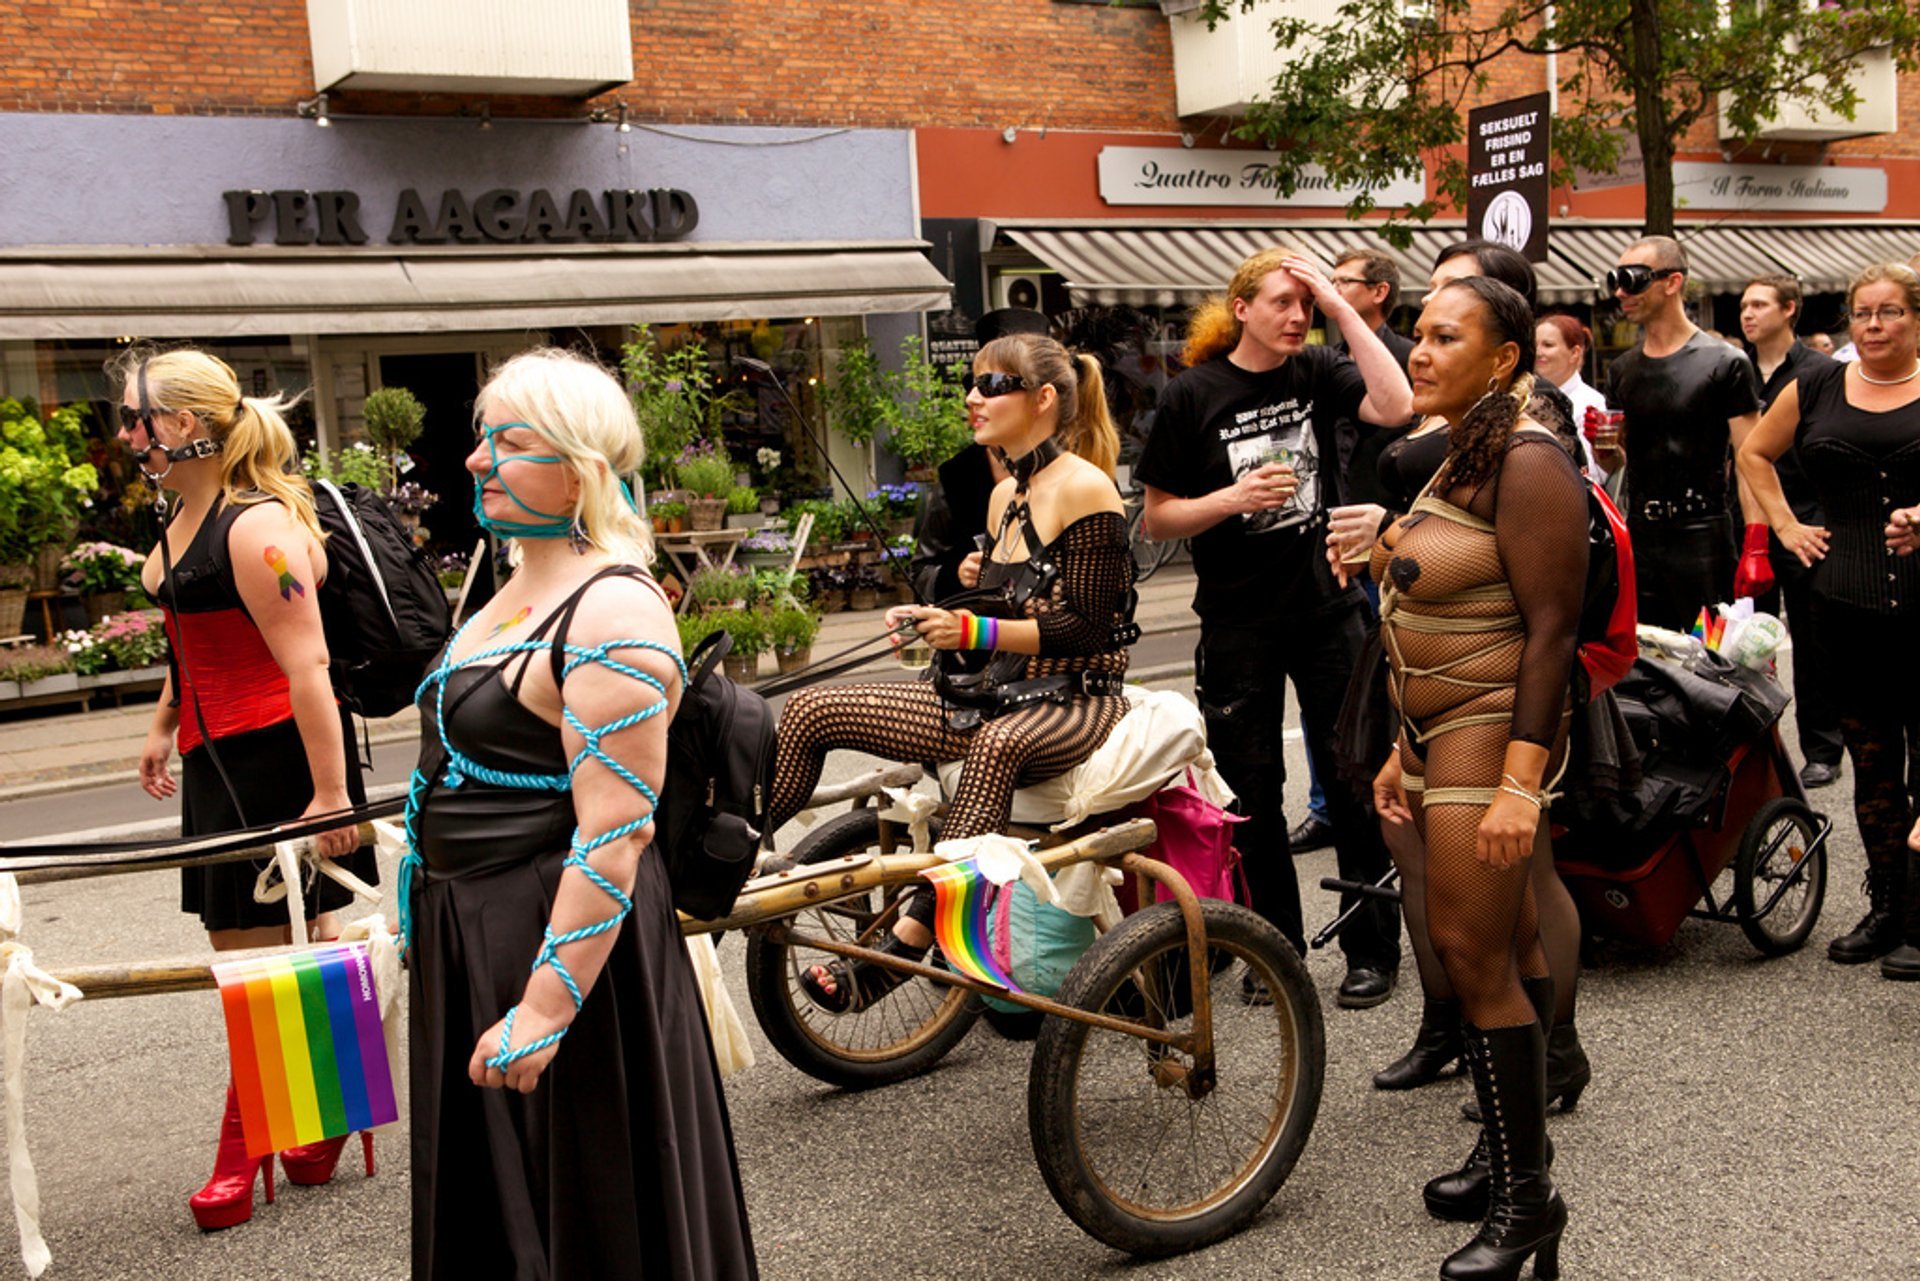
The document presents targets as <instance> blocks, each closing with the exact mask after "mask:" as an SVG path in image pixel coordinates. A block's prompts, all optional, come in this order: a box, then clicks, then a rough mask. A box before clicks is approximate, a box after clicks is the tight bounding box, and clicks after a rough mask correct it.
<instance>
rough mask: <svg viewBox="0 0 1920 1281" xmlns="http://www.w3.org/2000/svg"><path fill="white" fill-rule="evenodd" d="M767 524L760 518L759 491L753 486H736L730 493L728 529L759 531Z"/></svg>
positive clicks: (728, 499) (728, 494)
mask: <svg viewBox="0 0 1920 1281" xmlns="http://www.w3.org/2000/svg"><path fill="white" fill-rule="evenodd" d="M765 523H766V522H765V521H764V520H763V519H762V518H761V516H760V491H759V490H757V489H755V488H753V487H752V486H751V485H735V486H734V487H733V488H732V489H731V490H729V491H728V493H727V528H728V529H758V528H760V526H761V525H763V524H765Z"/></svg>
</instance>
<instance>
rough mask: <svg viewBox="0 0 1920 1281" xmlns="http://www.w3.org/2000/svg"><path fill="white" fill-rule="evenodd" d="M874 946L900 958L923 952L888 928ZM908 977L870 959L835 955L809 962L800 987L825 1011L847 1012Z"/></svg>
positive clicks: (908, 958)
mask: <svg viewBox="0 0 1920 1281" xmlns="http://www.w3.org/2000/svg"><path fill="white" fill-rule="evenodd" d="M876 950H877V951H881V952H884V953H886V954H887V955H888V956H897V957H899V958H900V959H901V960H904V961H918V960H920V959H922V958H923V957H925V956H926V954H927V949H926V948H924V947H914V946H912V945H910V944H908V943H906V942H903V941H902V940H901V938H900V936H899V935H898V934H894V933H891V932H890V933H888V935H887V941H886V942H885V943H884V944H882V945H881V946H880V947H879V948H878V949H876ZM912 977H913V975H911V974H909V973H907V972H906V971H904V970H896V969H892V968H890V967H888V966H885V965H879V964H876V963H875V962H873V961H848V960H845V959H838V960H832V961H827V962H825V963H824V964H821V965H809V966H808V967H807V968H806V970H805V971H803V972H802V973H801V975H800V987H801V990H803V991H804V992H806V994H807V999H808V1000H810V1001H812V1002H813V1003H814V1004H815V1005H817V1006H819V1007H820V1008H821V1009H823V1010H825V1011H826V1012H827V1013H828V1014H848V1013H857V1012H858V1011H860V1010H864V1009H866V1008H867V1007H868V1006H870V1005H872V1004H873V1003H874V1002H876V1001H878V1000H880V999H881V998H883V997H885V996H886V995H887V994H888V993H890V992H892V991H893V990H894V989H895V988H897V987H899V986H900V985H901V984H902V983H905V982H906V981H907V980H908V979H910V978H912ZM823 980H826V981H830V982H832V984H833V991H831V992H829V991H827V989H826V986H825V983H824V982H823Z"/></svg>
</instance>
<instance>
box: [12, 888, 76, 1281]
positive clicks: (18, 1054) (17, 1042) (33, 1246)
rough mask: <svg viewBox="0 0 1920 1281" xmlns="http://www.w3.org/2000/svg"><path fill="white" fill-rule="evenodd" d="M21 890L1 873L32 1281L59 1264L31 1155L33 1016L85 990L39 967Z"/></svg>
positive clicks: (17, 1196)
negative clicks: (38, 1008) (44, 1222)
mask: <svg viewBox="0 0 1920 1281" xmlns="http://www.w3.org/2000/svg"><path fill="white" fill-rule="evenodd" d="M20 915H21V909H20V886H19V884H18V882H16V881H15V880H14V879H13V876H12V874H11V873H0V967H4V969H3V970H0V1053H4V1054H5V1056H6V1068H5V1077H4V1079H3V1082H0V1083H3V1084H4V1087H5V1092H6V1111H7V1167H8V1176H9V1181H10V1183H11V1190H12V1194H13V1220H14V1223H15V1224H17V1225H18V1226H19V1229H20V1259H21V1262H23V1263H24V1264H25V1265H26V1268H27V1275H28V1276H34V1277H37V1276H39V1275H40V1274H41V1273H42V1272H45V1271H46V1270H47V1265H48V1264H49V1263H52V1262H53V1251H51V1250H49V1249H48V1248H47V1242H46V1238H45V1237H43V1236H41V1235H40V1179H39V1176H38V1175H36V1174H35V1173H34V1170H33V1156H32V1154H31V1153H30V1152H29V1151H28V1150H27V1117H26V1082H25V1077H26V1058H27V1010H28V1008H29V1007H30V1006H33V1005H44V1006H46V1007H47V1008H48V1009H50V1010H64V1009H66V1008H67V1007H68V1006H69V1005H71V1004H73V1003H74V1002H75V1001H77V1000H79V999H80V989H78V988H76V987H74V986H72V985H71V984H68V983H62V982H60V980H58V979H56V978H54V977H53V976H52V975H51V974H48V973H47V972H46V971H45V970H43V969H41V968H40V967H39V966H37V965H35V964H34V963H33V951H32V949H30V948H29V947H27V945H26V944H24V943H21V942H18V941H17V940H18V939H19V937H20Z"/></svg>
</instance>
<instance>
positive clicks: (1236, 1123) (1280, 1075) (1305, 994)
mask: <svg viewBox="0 0 1920 1281" xmlns="http://www.w3.org/2000/svg"><path fill="white" fill-rule="evenodd" d="M1202 908H1203V911H1204V917H1205V921H1206V928H1207V944H1208V947H1209V949H1210V952H1211V966H1210V968H1211V969H1212V971H1213V979H1212V984H1211V994H1212V999H1211V1006H1212V1011H1213V1041H1214V1064H1215V1077H1214V1080H1213V1081H1212V1082H1210V1083H1209V1082H1204V1081H1201V1080H1199V1079H1198V1078H1197V1077H1196V1076H1194V1075H1193V1074H1192V1073H1191V1072H1190V1070H1189V1069H1190V1068H1191V1066H1192V1062H1191V1059H1190V1058H1189V1056H1187V1055H1185V1054H1183V1053H1181V1052H1179V1051H1177V1050H1174V1049H1172V1048H1170V1047H1167V1046H1165V1045H1161V1044H1159V1043H1157V1042H1152V1041H1147V1040H1143V1039H1141V1038H1139V1037H1137V1036H1132V1035H1128V1034H1126V1033H1123V1032H1113V1031H1108V1030H1105V1029H1101V1028H1096V1027H1092V1026H1090V1025H1088V1024H1085V1023H1079V1022H1075V1021H1072V1020H1069V1019H1065V1018H1059V1017H1050V1018H1048V1019H1047V1020H1046V1025H1045V1026H1044V1027H1043V1028H1042V1029H1041V1032H1040V1039H1039V1041H1038V1043H1037V1044H1036V1045H1035V1047H1034V1055H1033V1074H1032V1077H1031V1078H1030V1081H1029V1084H1028V1089H1027V1120H1028V1125H1029V1128H1030V1129H1031V1131H1032V1134H1033V1151H1034V1156H1035V1157H1036V1158H1037V1159H1038V1160H1039V1163H1040V1171H1041V1173H1042V1175H1044V1176H1045V1178H1046V1181H1047V1188H1048V1190H1049V1191H1051V1192H1052V1193H1053V1197H1054V1200H1056V1201H1058V1202H1059V1203H1060V1208H1061V1209H1063V1210H1065V1211H1066V1212H1067V1216H1068V1217H1069V1218H1071V1219H1072V1220H1073V1221H1074V1222H1075V1223H1077V1224H1079V1225H1080V1227H1081V1228H1083V1229H1084V1230H1085V1231H1086V1232H1087V1233H1088V1234H1089V1235H1091V1236H1093V1237H1095V1238H1096V1239H1098V1240H1100V1241H1103V1242H1105V1243H1106V1244H1107V1245H1110V1246H1113V1247H1114V1248H1116V1249H1120V1250H1125V1251H1127V1252H1128V1253H1130V1254H1136V1255H1143V1256H1148V1257H1158V1256H1164V1255H1170V1254H1178V1253H1180V1252H1181V1251H1184V1250H1192V1249H1197V1248H1198V1247H1200V1246H1204V1245H1209V1244H1211V1243H1213V1242H1215V1241H1218V1240H1220V1239H1222V1238H1223V1237H1227V1236H1230V1235H1232V1234H1233V1233H1235V1232H1237V1231H1239V1230H1240V1229H1241V1228H1243V1227H1245V1226H1246V1225H1247V1224H1248V1223H1249V1222H1251V1221H1252V1219H1253V1218H1254V1216H1255V1215H1257V1214H1258V1213H1259V1212H1260V1210H1261V1208H1262V1207H1263V1206H1265V1205H1266V1203H1267V1202H1268V1201H1269V1200H1271V1199H1272V1197H1273V1195H1274V1193H1275V1192H1277V1191H1279V1189H1280V1185H1281V1184H1282V1183H1284V1182H1285V1181H1286V1178H1287V1175H1288V1174H1289V1173H1290V1172H1291V1171H1292V1170H1293V1165H1294V1162H1295V1161H1297V1160H1299V1158H1300V1151H1301V1149H1302V1148H1303V1147H1305V1146H1306V1142H1307V1136H1308V1134H1309V1133H1311V1132H1312V1129H1313V1118H1314V1114H1315V1112H1316V1111H1318V1109H1319V1107H1320V1087H1321V1082H1322V1078H1323V1076H1324V1074H1325V1070H1326V1039H1325V1033H1324V1031H1323V1029H1322V1027H1321V1022H1320V1003H1319V1000H1318V999H1317V997H1316V996H1315V994H1314V990H1313V984H1312V981H1311V980H1310V979H1308V977H1307V971H1306V967H1305V966H1304V965H1303V964H1302V963H1301V961H1300V958H1299V956H1298V955H1296V954H1295V952H1294V950H1293V948H1292V947H1291V946H1289V945H1288V943H1287V941H1286V940H1285V939H1284V938H1283V937H1282V936H1281V934H1280V932H1279V931H1278V930H1276V929H1274V928H1273V926H1271V925H1269V924H1268V923H1267V922H1266V921H1264V920H1262V919H1261V918H1260V917H1259V916H1256V915H1255V914H1254V913H1252V912H1250V911H1248V910H1247V909H1245V908H1243V907H1236V906H1234V905H1233V904H1230V903H1221V902H1218V901H1215V900H1210V899H1209V900H1202ZM1187 955H1188V953H1187V934H1186V926H1185V924H1184V922H1183V920H1182V917H1181V915H1180V909H1179V907H1178V905H1176V904H1172V903H1166V904H1162V905H1160V906H1157V907H1152V908H1148V909H1147V910H1145V911H1143V912H1139V913H1137V914H1135V915H1134V916H1131V917H1129V918H1128V919H1127V920H1126V921H1125V922H1124V923H1122V924H1121V926H1120V927H1119V928H1118V929H1116V930H1114V931H1112V932H1111V933H1109V934H1107V935H1106V936H1105V937H1103V938H1101V939H1100V940H1099V941H1097V942H1096V943H1095V944H1094V945H1093V946H1092V947H1091V948H1089V949H1088V951H1087V954H1086V955H1085V956H1083V957H1081V958H1080V962H1079V964H1077V965H1076V966H1074V968H1073V971H1072V973H1071V974H1069V975H1068V977H1067V981H1066V984H1065V985H1064V986H1063V987H1062V988H1061V991H1060V996H1059V999H1060V1001H1061V1002H1063V1003H1064V1004H1068V1005H1073V1006H1077V1007H1078V1008H1080V1009H1083V1010H1097V1011H1103V1012H1105V1013H1108V1014H1111V1015H1114V1016H1116V1017H1120V1018H1125V1019H1128V1020H1130V1021H1135V1022H1139V1023H1142V1024H1145V1025H1148V1026H1151V1027H1156V1028H1167V1029H1169V1030H1173V1031H1183V1030H1186V1029H1188V1028H1190V1027H1191V1026H1192V994H1191V986H1190V980H1189V979H1188V962H1187ZM1249 978H1251V979H1252V980H1254V983H1255V984H1256V985H1264V987H1265V989H1266V991H1267V992H1269V993H1272V994H1273V996H1274V998H1275V999H1274V1000H1273V1003H1272V1004H1270V1005H1255V1004H1251V1003H1249V1002H1248V1001H1247V1000H1246V999H1245V998H1244V997H1243V996H1242V990H1243V988H1242V985H1243V982H1245V980H1247V979H1249ZM1209 1085H1210V1087H1211V1088H1209Z"/></svg>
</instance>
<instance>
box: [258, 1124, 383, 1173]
mask: <svg viewBox="0 0 1920 1281" xmlns="http://www.w3.org/2000/svg"><path fill="white" fill-rule="evenodd" d="M352 1137H353V1136H352V1135H350V1134H343V1135H341V1136H340V1137H339V1138H337V1139H322V1140H320V1141H319V1142H318V1143H306V1144H302V1145H301V1146H300V1147H297V1148H288V1149H287V1150H286V1151H284V1152H282V1153H281V1154H280V1166H281V1168H282V1169H284V1170H285V1171H286V1172H287V1182H289V1183H299V1184H304V1185H305V1186H307V1187H313V1186H316V1185H318V1184H321V1183H326V1182H327V1181H329V1180H330V1179H332V1178H333V1167H334V1166H336V1165H338V1164H339V1163H340V1151H341V1149H343V1148H345V1147H346V1146H347V1140H348V1139H350V1138H352ZM360 1153H361V1155H362V1156H363V1157H365V1158H366V1163H367V1177H368V1178H372V1177H373V1131H371V1130H362V1131H360Z"/></svg>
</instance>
